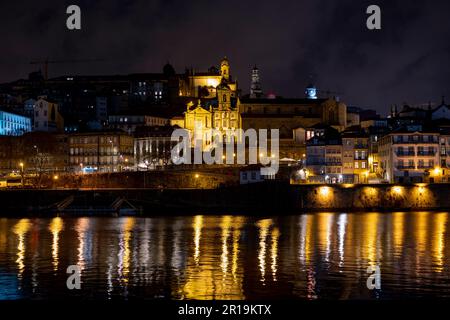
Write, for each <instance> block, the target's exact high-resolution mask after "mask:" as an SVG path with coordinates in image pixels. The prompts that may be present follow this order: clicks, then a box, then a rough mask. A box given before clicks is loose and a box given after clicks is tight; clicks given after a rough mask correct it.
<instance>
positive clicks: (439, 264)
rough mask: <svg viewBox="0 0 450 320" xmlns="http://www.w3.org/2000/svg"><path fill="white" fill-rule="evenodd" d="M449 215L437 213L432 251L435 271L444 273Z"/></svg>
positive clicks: (434, 218)
mask: <svg viewBox="0 0 450 320" xmlns="http://www.w3.org/2000/svg"><path fill="white" fill-rule="evenodd" d="M447 216H448V213H446V212H440V213H436V214H435V215H434V217H433V220H434V223H433V246H432V249H431V252H432V255H433V263H434V265H435V271H437V272H442V271H444V258H445V231H446V226H447Z"/></svg>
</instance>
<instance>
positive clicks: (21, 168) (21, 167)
mask: <svg viewBox="0 0 450 320" xmlns="http://www.w3.org/2000/svg"><path fill="white" fill-rule="evenodd" d="M19 166H20V176H21V178H22V179H21V180H22V187H23V167H24V163H23V162H21V163H19Z"/></svg>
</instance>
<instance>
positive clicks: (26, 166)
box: [0, 58, 450, 187]
mask: <svg viewBox="0 0 450 320" xmlns="http://www.w3.org/2000/svg"><path fill="white" fill-rule="evenodd" d="M49 64H50V62H48V61H44V62H42V65H41V70H39V71H37V72H33V73H31V74H30V75H29V77H28V78H27V79H20V80H17V81H13V82H9V83H3V84H1V85H0V177H1V178H0V181H1V183H0V185H1V186H2V187H13V186H25V185H26V184H27V183H26V180H27V178H33V177H37V176H39V177H41V176H47V177H50V178H52V179H54V180H57V179H59V177H63V176H77V175H91V174H103V173H120V172H143V171H144V172H149V171H168V170H179V169H180V168H177V167H176V166H174V164H173V161H172V159H171V149H172V148H173V147H174V145H175V144H176V141H173V140H172V139H171V136H172V133H173V131H174V130H175V129H184V130H186V131H188V132H191V133H192V132H193V131H194V130H195V129H196V127H198V126H200V127H202V128H210V129H215V130H219V131H221V132H224V133H225V132H226V131H229V130H236V129H243V130H247V129H255V130H257V131H258V130H260V129H267V130H270V129H278V130H279V154H277V155H272V157H275V156H276V157H277V159H276V160H277V161H278V162H279V164H280V166H281V167H282V168H285V169H286V168H288V170H287V172H288V173H287V174H284V175H283V174H280V176H279V177H276V178H279V179H287V180H288V181H290V183H293V184H303V183H317V184H375V183H425V182H426V183H445V182H450V180H449V179H450V171H449V170H448V169H449V168H450V109H449V106H448V105H447V104H446V103H445V99H444V97H442V99H441V98H439V100H440V103H431V102H430V103H429V104H428V105H420V106H415V105H407V104H404V105H401V106H398V105H392V106H386V110H388V109H389V112H388V115H387V116H383V115H380V114H378V112H376V111H375V110H370V109H366V108H362V107H358V106H351V104H347V103H350V102H344V101H341V99H340V97H339V96H337V95H334V94H332V93H330V92H324V91H321V90H319V89H318V88H317V87H316V86H315V84H313V83H311V84H309V85H307V86H306V88H299V95H298V97H293V98H289V97H282V96H278V95H277V94H276V93H274V92H266V91H264V84H263V81H262V80H261V79H260V71H259V69H258V68H257V67H256V66H255V67H253V68H251V69H250V70H249V77H248V83H244V84H243V83H242V82H241V83H239V85H238V82H237V81H236V80H235V79H234V78H233V77H232V69H231V64H230V62H229V61H228V59H227V58H223V59H222V60H221V61H220V63H219V65H218V66H212V67H210V68H208V69H207V70H204V71H198V70H194V69H192V68H188V69H186V70H185V71H184V72H182V73H178V72H176V71H175V69H174V68H173V67H172V65H170V64H169V63H167V64H166V65H164V67H163V68H162V72H160V73H140V74H128V75H103V76H82V75H66V76H60V77H56V78H48V68H49ZM433 98H435V97H430V99H433ZM206 144H208V142H206ZM259 156H264V155H262V154H259ZM267 156H268V155H267ZM215 166H216V167H220V166H222V167H223V166H233V167H235V168H236V167H238V170H239V171H240V182H241V184H242V183H251V182H260V181H264V179H267V177H263V176H260V175H259V174H258V172H257V170H255V166H247V165H215ZM183 169H184V170H194V169H193V168H192V167H189V168H186V167H183ZM219 169H220V168H219ZM283 172H286V170H284V171H283ZM271 178H273V177H271Z"/></svg>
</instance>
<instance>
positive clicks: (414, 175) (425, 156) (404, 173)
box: [378, 129, 449, 183]
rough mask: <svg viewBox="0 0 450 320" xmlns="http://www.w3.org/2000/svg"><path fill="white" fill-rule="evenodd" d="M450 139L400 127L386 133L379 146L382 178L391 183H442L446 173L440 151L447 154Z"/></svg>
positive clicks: (435, 133) (436, 134) (430, 132)
mask: <svg viewBox="0 0 450 320" xmlns="http://www.w3.org/2000/svg"><path fill="white" fill-rule="evenodd" d="M448 142H449V141H448V139H447V140H446V139H445V138H444V139H442V140H441V136H440V134H439V132H432V131H429V132H425V131H419V130H405V129H400V130H396V131H394V132H391V133H389V134H387V135H385V136H384V137H382V138H381V139H380V142H379V145H378V154H379V159H380V163H381V168H380V169H381V173H382V175H383V179H384V180H385V181H387V182H390V183H395V182H399V183H408V182H431V183H433V182H443V181H444V180H446V175H447V173H446V170H445V169H446V166H445V168H442V166H441V165H442V164H443V163H442V162H441V154H443V153H444V152H445V156H446V155H447V150H448V149H447V148H448V146H449V145H448ZM442 143H443V145H442V146H443V147H444V148H443V149H441V145H440V144H442ZM445 164H446V163H445Z"/></svg>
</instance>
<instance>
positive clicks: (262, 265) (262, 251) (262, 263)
mask: <svg viewBox="0 0 450 320" xmlns="http://www.w3.org/2000/svg"><path fill="white" fill-rule="evenodd" d="M256 225H257V226H258V229H259V230H258V232H259V250H258V261H259V271H260V273H261V278H260V281H261V282H262V285H263V286H265V285H266V252H267V235H268V233H269V228H270V226H271V225H272V219H264V220H260V221H258V223H257V224H256Z"/></svg>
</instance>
